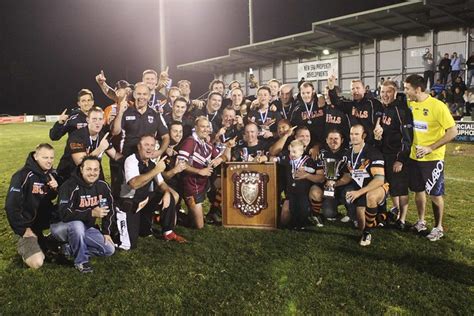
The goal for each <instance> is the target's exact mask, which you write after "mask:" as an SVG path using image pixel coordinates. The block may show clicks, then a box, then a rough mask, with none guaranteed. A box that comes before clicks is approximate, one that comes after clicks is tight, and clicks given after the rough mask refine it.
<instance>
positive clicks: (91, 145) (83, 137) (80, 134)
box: [58, 126, 112, 180]
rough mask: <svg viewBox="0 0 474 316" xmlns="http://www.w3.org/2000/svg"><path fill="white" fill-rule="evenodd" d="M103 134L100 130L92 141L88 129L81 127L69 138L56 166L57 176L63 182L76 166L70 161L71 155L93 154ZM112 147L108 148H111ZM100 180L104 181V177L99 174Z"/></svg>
mask: <svg viewBox="0 0 474 316" xmlns="http://www.w3.org/2000/svg"><path fill="white" fill-rule="evenodd" d="M104 134H105V132H104V131H103V130H102V131H100V132H99V134H98V136H97V138H96V139H95V140H94V139H92V137H91V135H90V133H89V128H88V127H87V126H86V127H83V128H80V129H78V130H76V131H74V132H73V133H71V135H70V136H69V138H68V140H67V143H66V147H64V153H63V156H62V157H61V160H60V161H59V165H58V174H59V175H60V176H61V178H62V179H63V180H67V179H69V177H70V176H71V174H72V173H73V172H74V171H75V170H76V164H75V163H74V160H73V159H72V154H75V153H85V154H86V155H88V154H90V153H91V152H93V151H94V150H95V149H96V148H97V147H99V144H100V141H101V140H102V138H104ZM111 147H112V146H109V148H111ZM100 179H101V180H104V175H103V173H102V169H101V174H100Z"/></svg>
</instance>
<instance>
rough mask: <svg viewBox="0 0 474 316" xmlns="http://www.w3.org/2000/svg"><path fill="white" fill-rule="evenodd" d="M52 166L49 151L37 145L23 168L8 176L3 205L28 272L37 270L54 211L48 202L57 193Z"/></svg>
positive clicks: (52, 153)
mask: <svg viewBox="0 0 474 316" xmlns="http://www.w3.org/2000/svg"><path fill="white" fill-rule="evenodd" d="M53 162H54V149H53V147H52V146H51V145H49V144H40V145H38V146H37V147H36V149H35V151H33V152H31V153H30V154H29V155H28V158H27V159H26V163H25V166H24V167H23V168H22V169H21V170H19V171H17V172H16V173H15V174H14V175H13V176H12V179H11V183H10V187H9V189H8V193H7V199H6V203H5V209H6V211H7V218H8V222H9V223H10V226H11V227H12V229H13V231H14V232H15V234H16V235H18V236H19V239H18V253H19V254H20V255H21V257H22V259H23V261H24V262H25V263H26V265H27V266H28V267H30V268H32V269H38V268H40V267H41V266H42V265H43V262H44V259H45V256H44V253H43V251H42V249H41V248H45V246H44V244H45V237H44V236H43V229H47V228H49V222H50V219H51V213H52V211H53V209H54V208H55V206H54V205H53V203H52V202H51V201H52V200H53V199H55V198H56V196H57V189H58V183H57V182H56V179H55V177H56V176H57V175H53V172H54V171H53V169H52V168H53ZM40 245H41V246H42V247H40Z"/></svg>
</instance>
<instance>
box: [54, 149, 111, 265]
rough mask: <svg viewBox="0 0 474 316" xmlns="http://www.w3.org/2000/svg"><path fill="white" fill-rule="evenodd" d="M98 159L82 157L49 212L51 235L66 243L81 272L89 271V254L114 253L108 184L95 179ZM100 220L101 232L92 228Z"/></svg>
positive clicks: (97, 170)
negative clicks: (50, 213) (54, 208)
mask: <svg viewBox="0 0 474 316" xmlns="http://www.w3.org/2000/svg"><path fill="white" fill-rule="evenodd" d="M99 175H100V160H99V158H97V157H95V156H86V157H84V159H83V160H82V162H81V164H80V165H79V168H78V170H77V171H76V173H74V174H73V176H72V177H71V178H70V179H69V180H67V181H66V182H65V183H64V184H63V185H62V186H61V187H60V189H59V204H58V209H57V212H56V213H53V218H52V224H51V234H53V236H54V237H56V238H57V239H58V240H60V241H63V242H66V243H67V244H66V245H65V249H67V250H66V253H67V254H69V255H71V256H73V257H74V266H75V267H76V269H77V270H79V271H80V272H82V273H89V272H92V271H93V270H92V266H91V265H90V263H89V258H90V256H91V255H93V256H97V257H102V256H111V255H113V254H114V252H115V246H114V243H113V242H112V238H111V237H110V234H111V226H112V218H113V215H114V201H113V198H112V193H111V191H110V187H109V185H108V184H107V183H106V182H105V181H102V180H99ZM98 219H101V221H102V228H101V229H102V232H101V231H100V230H99V229H97V228H95V224H96V221H97V220H98Z"/></svg>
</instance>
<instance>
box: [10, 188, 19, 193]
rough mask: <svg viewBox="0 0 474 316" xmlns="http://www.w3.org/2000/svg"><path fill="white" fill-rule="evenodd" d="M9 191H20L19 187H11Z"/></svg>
mask: <svg viewBox="0 0 474 316" xmlns="http://www.w3.org/2000/svg"><path fill="white" fill-rule="evenodd" d="M10 192H21V190H20V188H15V187H11V188H10Z"/></svg>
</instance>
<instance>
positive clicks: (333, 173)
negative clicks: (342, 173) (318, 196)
mask: <svg viewBox="0 0 474 316" xmlns="http://www.w3.org/2000/svg"><path fill="white" fill-rule="evenodd" d="M322 160H323V167H324V175H325V177H326V179H328V180H332V181H336V180H337V179H338V178H339V167H340V166H341V164H343V163H344V161H343V160H337V159H335V158H323V159H322ZM334 195H335V193H334V187H333V186H327V187H326V188H325V189H324V196H325V197H330V198H334Z"/></svg>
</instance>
